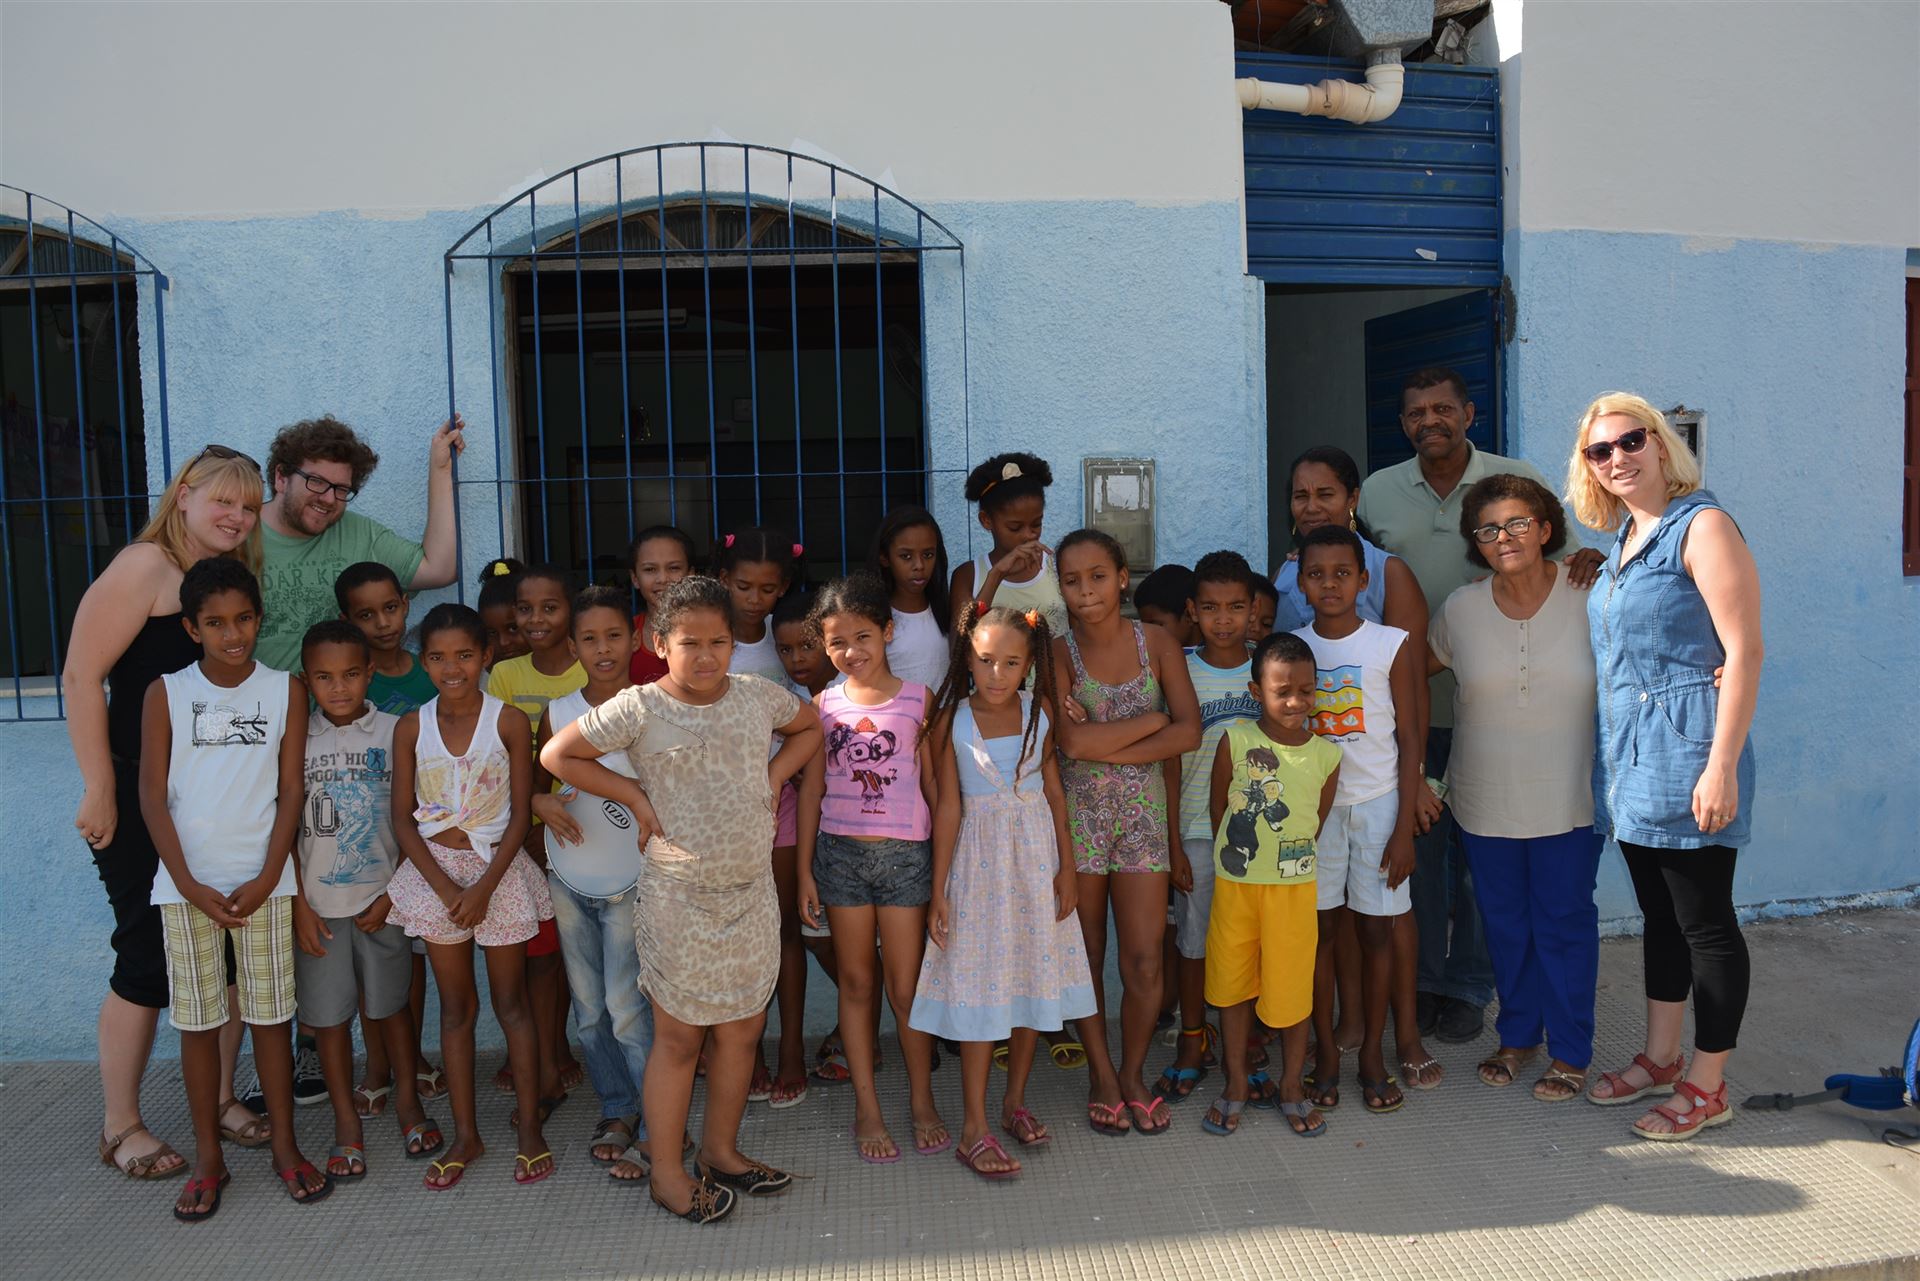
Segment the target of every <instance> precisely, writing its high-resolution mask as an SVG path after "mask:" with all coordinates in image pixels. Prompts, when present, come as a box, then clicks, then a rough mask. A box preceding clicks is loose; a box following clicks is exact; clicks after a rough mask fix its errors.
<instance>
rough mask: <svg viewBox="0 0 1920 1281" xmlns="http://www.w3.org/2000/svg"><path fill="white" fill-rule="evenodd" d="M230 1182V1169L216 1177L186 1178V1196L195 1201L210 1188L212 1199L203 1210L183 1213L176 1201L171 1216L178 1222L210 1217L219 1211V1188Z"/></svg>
mask: <svg viewBox="0 0 1920 1281" xmlns="http://www.w3.org/2000/svg"><path fill="white" fill-rule="evenodd" d="M138 1177H140V1178H147V1177H150V1176H147V1175H140V1176H138ZM231 1182H233V1171H231V1170H229V1171H227V1172H226V1173H225V1174H222V1175H221V1176H220V1177H219V1178H217V1179H188V1180H187V1195H188V1196H190V1197H192V1198H193V1199H194V1200H195V1201H196V1202H197V1201H199V1199H200V1194H201V1193H202V1192H205V1191H208V1190H209V1189H211V1190H212V1192H213V1201H212V1202H211V1203H210V1204H209V1205H208V1206H207V1208H206V1209H204V1210H201V1211H198V1212H195V1211H191V1210H189V1211H187V1212H186V1213H184V1214H183V1213H181V1210H180V1206H179V1204H178V1203H176V1204H175V1205H174V1207H173V1217H174V1218H176V1219H178V1220H180V1222H182V1223H199V1222H201V1221H202V1220H204V1219H211V1218H212V1217H213V1216H214V1215H216V1214H218V1213H219V1212H220V1193H221V1190H222V1189H224V1188H225V1187H226V1186H227V1184H229V1183H231Z"/></svg>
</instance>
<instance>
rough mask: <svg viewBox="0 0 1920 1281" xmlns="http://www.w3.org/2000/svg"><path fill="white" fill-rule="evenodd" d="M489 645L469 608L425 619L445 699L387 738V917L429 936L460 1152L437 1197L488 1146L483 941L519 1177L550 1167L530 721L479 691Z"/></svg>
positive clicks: (442, 1175) (545, 916) (443, 1170)
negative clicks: (479, 1050)
mask: <svg viewBox="0 0 1920 1281" xmlns="http://www.w3.org/2000/svg"><path fill="white" fill-rule="evenodd" d="M486 637H487V631H486V624H485V623H483V622H482V621H481V619H480V615H479V614H477V613H475V612H474V611H473V610H471V609H469V608H467V607H466V606H465V605H436V606H434V608H433V609H432V610H431V611H429V612H428V614H427V617H426V619H425V621H423V622H422V623H421V624H420V661H421V663H422V664H423V665H424V666H425V667H426V669H427V675H428V676H429V677H430V678H431V679H432V680H433V687H434V688H435V689H437V690H439V691H440V693H439V695H438V696H437V697H435V698H434V699H433V701H431V702H429V703H428V704H426V705H425V706H424V707H422V708H420V709H419V710H418V711H414V712H408V713H407V714H406V715H405V716H403V717H401V718H400V723H399V724H398V725H396V726H395V727H394V731H393V834H394V838H395V839H396V840H397V841H399V843H400V852H401V853H402V854H404V855H405V856H406V860H405V861H404V862H403V863H401V865H400V868H399V870H398V871H396V872H395V873H394V874H393V880H392V881H391V882H389V883H388V885H387V895H388V897H389V898H391V899H392V900H393V910H392V913H391V919H392V920H394V921H395V922H397V923H398V924H400V925H401V926H402V927H403V928H405V930H406V931H407V934H408V935H409V936H410V937H412V938H417V939H425V940H426V942H427V959H428V960H429V961H431V962H432V964H433V981H434V986H436V987H438V988H439V989H440V1048H441V1051H442V1052H443V1053H444V1054H445V1055H446V1064H447V1082H448V1092H449V1094H450V1095H451V1096H452V1099H453V1124H454V1133H453V1145H452V1146H451V1147H449V1148H448V1149H447V1152H446V1155H445V1156H444V1157H442V1158H441V1159H439V1160H437V1161H435V1162H434V1163H433V1165H432V1167H431V1168H430V1169H429V1171H428V1173H427V1179H426V1184H427V1187H429V1188H431V1189H433V1190H434V1191H442V1190H444V1189H447V1188H450V1187H452V1186H453V1185H454V1184H456V1183H458V1182H459V1181H460V1179H461V1177H462V1176H464V1175H465V1174H466V1171H467V1166H469V1165H471V1164H472V1163H473V1162H475V1161H477V1160H479V1159H480V1155H481V1153H482V1152H484V1151H485V1150H486V1147H485V1145H484V1144H483V1143H481V1141H480V1130H479V1127H478V1124H477V1122H476V1120H475V1117H474V1098H473V1021H474V1016H475V1013H476V1007H477V1006H478V1004H479V1000H480V998H479V995H478V993H477V992H476V991H475V988H474V981H473V945H474V944H475V943H478V944H479V945H480V950H481V952H482V953H483V954H484V955H485V956H486V959H487V987H488V988H489V990H490V991H491V992H492V994H493V1012H494V1016H495V1017H496V1018H498V1019H499V1020H500V1029H501V1031H503V1032H505V1033H506V1035H507V1064H508V1066H509V1067H510V1068H511V1069H512V1071H513V1082H514V1093H515V1094H516V1095H517V1096H518V1102H519V1109H518V1111H517V1112H516V1114H515V1119H514V1121H513V1125H514V1126H515V1128H516V1129H517V1130H518V1131H519V1140H520V1150H519V1152H518V1153H517V1154H516V1155H515V1157H514V1164H513V1179H514V1182H516V1183H537V1182H539V1181H540V1180H541V1179H544V1178H546V1177H547V1176H548V1175H549V1174H552V1173H553V1154H552V1153H551V1152H549V1151H548V1150H547V1144H546V1140H545V1138H544V1137H543V1136H542V1135H541V1133H540V1125H541V1122H542V1121H543V1120H544V1117H543V1116H542V1114H541V1109H540V1104H539V1087H540V1072H539V1066H538V1059H539V1051H538V1049H537V1046H536V1041H535V1038H536V1032H535V1030H534V1022H533V1011H532V1008H531V1006H530V1005H529V1003H528V998H527V987H526V980H527V955H526V954H527V942H528V940H529V939H531V938H533V936H534V935H535V934H537V933H538V932H539V929H540V922H541V921H544V920H551V919H552V917H553V900H552V898H551V897H550V896H549V895H548V893H547V879H546V877H544V876H542V875H541V874H540V870H539V869H538V868H536V867H535V866H534V865H533V861H532V860H531V859H529V858H528V857H527V856H526V854H525V853H523V852H522V850H521V848H520V847H521V845H522V843H524V842H525V841H526V839H527V830H528V828H529V827H530V826H531V822H532V815H533V811H532V808H531V804H530V802H531V799H532V793H533V727H532V726H531V725H530V724H528V723H527V718H526V714H525V713H523V712H522V711H520V709H519V708H517V707H512V706H509V705H508V704H506V703H503V702H501V701H500V700H499V699H497V698H494V697H493V696H492V695H490V694H487V693H485V692H484V691H483V690H482V688H481V684H480V682H481V678H482V675H483V673H484V670H485V668H486V665H487V659H488V650H487V640H486ZM456 743H457V744H459V745H460V746H459V747H458V749H457V750H456V748H455V744H456Z"/></svg>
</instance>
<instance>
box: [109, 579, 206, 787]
mask: <svg viewBox="0 0 1920 1281" xmlns="http://www.w3.org/2000/svg"><path fill="white" fill-rule="evenodd" d="M183 618H185V615H184V614H178V613H175V614H160V615H157V616H153V617H149V618H148V619H147V621H146V623H145V625H143V626H142V627H141V628H140V632H139V634H138V635H137V636H135V637H134V638H133V643H132V644H131V645H128V646H127V651H126V653H124V654H122V655H120V657H119V659H118V660H116V661H115V663H114V665H113V666H112V668H110V669H109V670H108V672H107V747H108V750H110V751H111V752H112V753H113V755H114V756H115V758H117V759H120V760H127V761H137V760H139V759H140V717H141V710H142V705H143V704H144V702H145V700H146V696H147V686H149V685H151V684H153V682H155V681H156V680H159V679H160V678H161V677H162V676H165V675H167V674H169V673H171V672H177V671H179V670H180V669H182V668H183V667H186V666H187V665H188V664H190V663H192V662H194V661H196V660H197V659H198V658H199V657H200V646H199V645H197V644H195V643H194V639H193V637H191V636H189V635H187V629H186V628H185V627H184V626H182V625H181V620H182V619H183Z"/></svg>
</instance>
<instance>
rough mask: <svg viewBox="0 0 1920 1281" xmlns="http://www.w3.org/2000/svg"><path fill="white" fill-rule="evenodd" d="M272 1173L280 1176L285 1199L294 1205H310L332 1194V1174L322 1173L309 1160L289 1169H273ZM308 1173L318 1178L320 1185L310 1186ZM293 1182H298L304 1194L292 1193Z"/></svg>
mask: <svg viewBox="0 0 1920 1281" xmlns="http://www.w3.org/2000/svg"><path fill="white" fill-rule="evenodd" d="M274 1173H275V1174H276V1175H278V1176H279V1177H280V1183H281V1186H282V1187H284V1188H286V1190H287V1200H289V1201H291V1202H293V1203H294V1204H295V1205H312V1204H313V1203H314V1202H316V1201H324V1200H326V1199H327V1198H328V1197H330V1196H332V1195H333V1176H332V1175H330V1174H322V1173H320V1171H318V1170H316V1169H314V1168H313V1162H311V1161H302V1162H301V1163H300V1164H299V1165H296V1166H294V1167H293V1168H292V1169H291V1170H275V1171H274ZM308 1175H312V1176H313V1177H314V1178H316V1179H318V1180H320V1186H319V1187H317V1188H316V1187H312V1186H310V1185H309V1184H308V1183H307V1176H308ZM295 1184H299V1185H300V1187H301V1188H303V1189H304V1190H305V1191H306V1195H305V1196H296V1195H294V1185H295Z"/></svg>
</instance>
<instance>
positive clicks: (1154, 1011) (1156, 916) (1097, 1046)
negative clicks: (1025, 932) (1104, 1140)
mask: <svg viewBox="0 0 1920 1281" xmlns="http://www.w3.org/2000/svg"><path fill="white" fill-rule="evenodd" d="M1057 561H1058V568H1059V571H1060V592H1061V595H1062V596H1063V597H1064V598H1065V600H1066V607H1067V611H1068V613H1069V615H1070V616H1071V617H1072V619H1073V624H1072V627H1071V628H1070V630H1068V631H1067V632H1066V633H1065V634H1064V635H1063V636H1061V637H1059V638H1058V639H1056V640H1055V641H1054V642H1053V669H1054V682H1055V687H1056V688H1057V689H1059V690H1060V691H1061V693H1060V703H1059V706H1060V709H1061V717H1060V719H1059V720H1058V721H1057V722H1056V728H1057V729H1058V731H1059V734H1060V751H1061V754H1062V756H1063V757H1064V758H1065V759H1064V761H1063V763H1062V765H1061V768H1060V773H1061V781H1062V783H1063V784H1064V785H1065V787H1066V793H1067V817H1068V820H1069V826H1070V828H1071V830H1072V834H1073V856H1074V863H1075V866H1076V867H1077V868H1078V869H1079V872H1080V903H1079V908H1080V924H1081V928H1082V929H1083V930H1084V932H1085V935H1086V942H1087V961H1088V963H1089V965H1090V966H1091V967H1092V970H1093V973H1095V974H1101V973H1103V972H1104V966H1105V962H1106V953H1107V905H1108V902H1109V901H1111V902H1112V905H1113V916H1114V922H1115V925H1116V928H1117V932H1118V934H1119V942H1120V981H1121V984H1122V989H1123V995H1122V998H1121V1006H1120V1044H1121V1061H1120V1065H1119V1067H1118V1069H1117V1070H1116V1068H1115V1066H1114V1063H1113V1060H1112V1059H1111V1058H1110V1057H1109V1056H1108V1052H1107V1036H1106V1023H1105V1017H1106V1008H1105V1001H1104V1000H1103V1001H1102V1002H1101V1012H1100V1014H1099V1015H1097V1016H1096V1017H1094V1018H1090V1019H1084V1020H1082V1021H1081V1024H1080V1033H1081V1037H1080V1039H1081V1040H1082V1041H1083V1042H1085V1043H1086V1047H1087V1058H1088V1062H1089V1064H1090V1065H1091V1066H1092V1069H1093V1082H1092V1097H1090V1098H1089V1099H1088V1101H1087V1121H1088V1124H1090V1125H1091V1126H1092V1127H1093V1128H1094V1129H1095V1130H1097V1131H1099V1132H1100V1133H1102V1134H1124V1133H1125V1132H1126V1131H1127V1130H1129V1129H1134V1130H1138V1131H1140V1133H1142V1134H1162V1133H1164V1132H1165V1131H1166V1130H1167V1128H1168V1126H1170V1125H1171V1124H1172V1123H1173V1116H1172V1112H1171V1111H1170V1109H1169V1108H1168V1107H1167V1103H1166V1100H1165V1099H1164V1098H1162V1097H1160V1096H1159V1095H1156V1094H1152V1093H1151V1092H1150V1091H1149V1090H1148V1089H1147V1085H1146V1080H1145V1077H1144V1075H1143V1072H1144V1069H1145V1067H1146V1061H1147V1048H1148V1046H1149V1045H1151V1044H1152V1041H1153V1028H1154V1022H1155V1020H1156V1018H1157V1017H1158V1015H1159V1013H1160V989H1161V985H1162V983H1163V982H1164V981H1165V976H1164V973H1163V969H1164V965H1163V949H1162V946H1161V944H1162V939H1163V936H1164V935H1165V933H1166V921H1167V892H1168V889H1169V873H1170V872H1171V870H1172V862H1171V855H1170V853H1169V850H1168V839H1169V832H1168V825H1167V783H1166V775H1165V773H1164V772H1163V770H1162V765H1163V763H1164V762H1165V761H1166V760H1167V759H1168V758H1170V757H1178V756H1179V755H1181V754H1182V753H1184V752H1190V751H1192V750H1193V749H1194V748H1196V747H1198V746H1199V745H1200V704H1199V701H1198V700H1197V699H1196V698H1195V696H1194V692H1193V680H1192V677H1191V676H1190V675H1189V674H1188V672H1187V659H1186V655H1185V654H1184V653H1183V652H1181V649H1180V645H1179V642H1177V641H1175V640H1174V639H1173V637H1172V636H1170V635H1168V634H1167V633H1166V632H1165V631H1162V630H1161V629H1160V628H1158V627H1154V626H1152V625H1150V624H1146V623H1138V622H1134V621H1132V620H1130V619H1128V618H1126V617H1124V616H1123V615H1122V614H1121V613H1120V602H1121V600H1122V599H1124V597H1125V594H1126V590H1127V569H1126V555H1125V553H1124V552H1123V551H1122V550H1121V547H1120V544H1119V543H1118V542H1116V541H1115V540H1114V539H1113V538H1112V537H1111V536H1110V535H1108V534H1103V533H1101V532H1100V531H1099V530H1096V529H1077V530H1075V531H1074V532H1073V533H1071V534H1068V535H1067V536H1066V537H1065V538H1063V539H1062V540H1061V541H1060V550H1059V552H1058V553H1057ZM1095 993H1096V995H1101V996H1104V993H1103V992H1101V990H1100V988H1099V987H1096V988H1095ZM1129 1112H1131V1113H1132V1114H1133V1115H1132V1116H1131V1117H1129V1116H1128V1113H1129Z"/></svg>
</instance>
